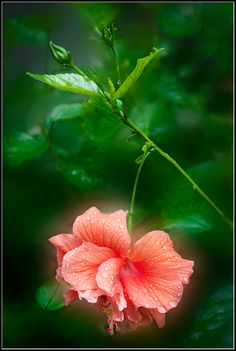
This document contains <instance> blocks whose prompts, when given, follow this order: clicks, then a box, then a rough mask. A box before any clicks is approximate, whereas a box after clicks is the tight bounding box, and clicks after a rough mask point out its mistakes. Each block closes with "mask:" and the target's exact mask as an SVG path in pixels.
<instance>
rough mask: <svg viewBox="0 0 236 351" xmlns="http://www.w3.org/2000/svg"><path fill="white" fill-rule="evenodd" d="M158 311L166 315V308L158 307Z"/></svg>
mask: <svg viewBox="0 0 236 351" xmlns="http://www.w3.org/2000/svg"><path fill="white" fill-rule="evenodd" d="M158 311H159V312H160V313H166V309H165V308H164V307H158Z"/></svg>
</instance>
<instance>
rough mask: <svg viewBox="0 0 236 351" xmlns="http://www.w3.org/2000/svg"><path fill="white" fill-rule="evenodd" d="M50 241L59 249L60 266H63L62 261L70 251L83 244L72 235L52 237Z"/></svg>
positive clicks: (58, 260) (58, 259)
mask: <svg viewBox="0 0 236 351" xmlns="http://www.w3.org/2000/svg"><path fill="white" fill-rule="evenodd" d="M48 240H49V241H50V242H51V243H52V244H53V245H54V246H55V248H56V249H57V262H58V265H61V264H62V259H63V257H64V255H65V254H66V253H67V252H68V251H70V250H73V249H75V248H76V247H79V246H80V245H81V244H82V241H81V240H80V239H78V238H76V237H75V236H74V235H72V234H58V235H55V236H52V237H51V238H49V239H48Z"/></svg>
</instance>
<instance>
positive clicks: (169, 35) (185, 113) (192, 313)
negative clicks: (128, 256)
mask: <svg viewBox="0 0 236 351" xmlns="http://www.w3.org/2000/svg"><path fill="white" fill-rule="evenodd" d="M111 22H114V23H115V25H116V27H117V33H116V39H115V42H114V43H115V48H116V51H117V57H118V61H119V64H120V69H121V78H122V81H125V79H126V78H127V77H128V75H129V74H130V73H131V72H133V71H134V70H135V67H136V64H137V59H139V58H142V57H144V56H145V55H147V54H148V53H150V51H151V50H152V48H153V47H157V48H158V49H159V48H164V50H163V51H162V53H161V54H160V56H158V58H154V59H153V60H152V62H151V63H150V64H149V65H148V66H147V67H146V68H145V70H144V72H143V73H142V76H140V77H139V79H138V80H137V82H136V83H135V85H133V84H132V89H130V90H128V91H127V94H126V96H125V101H126V104H127V111H128V114H129V116H130V118H131V119H132V120H133V121H134V122H135V123H136V124H137V125H138V126H139V127H140V128H141V129H142V130H143V131H145V133H147V134H148V135H149V137H150V138H152V139H153V140H154V141H155V142H156V143H157V144H158V145H159V146H160V147H161V148H163V149H164V150H165V151H166V152H168V153H169V154H170V155H171V156H172V157H173V158H174V159H176V161H177V162H178V163H179V164H180V165H181V166H183V168H184V169H185V170H187V171H188V172H189V173H190V175H191V176H192V177H193V179H194V180H196V182H197V183H198V184H199V185H200V187H202V189H203V190H204V191H205V192H206V193H207V194H208V195H209V196H210V197H211V198H212V200H213V201H214V202H215V203H216V204H217V205H218V206H219V207H220V208H221V209H222V210H223V211H224V212H225V213H226V215H227V216H228V217H230V218H232V216H233V214H232V207H233V206H232V202H233V181H232V175H233V170H232V168H233V167H232V164H233V133H232V130H233V128H232V111H233V101H232V65H233V61H232V35H233V34H232V33H233V31H232V28H233V4H231V3H210V2H209V3H206V2H201V3H200V2H196V3H147V2H144V3H96V4H95V3H57V4H53V3H48V4H46V3H45V4H43V3H35V4H34V3H29V4H27V3H5V4H4V23H3V25H4V31H3V39H4V65H3V69H4V77H3V83H4V92H3V94H4V96H3V97H4V109H3V112H4V124H3V127H4V128H3V137H4V140H3V141H4V145H3V146H4V179H3V181H4V184H3V185H4V233H5V234H4V238H3V239H4V250H5V254H4V272H5V274H4V340H3V342H4V347H23V348H24V347H180V348H181V347H203V348H204V347H231V346H232V298H231V295H230V294H231V291H232V290H231V288H229V286H230V285H231V284H232V279H233V278H232V262H233V249H232V247H233V246H232V241H233V239H232V233H231V231H230V230H229V228H228V227H227V225H226V224H225V223H224V222H223V221H222V220H221V218H220V217H219V216H218V215H217V214H215V213H214V212H213V210H212V209H211V208H210V207H209V206H208V205H207V204H205V203H204V201H203V200H202V199H201V198H200V197H199V195H198V194H197V193H196V192H195V191H194V189H193V188H192V187H191V186H190V185H189V184H188V183H187V182H186V180H185V179H184V178H183V177H182V176H181V175H180V174H178V172H177V171H176V169H175V168H174V167H173V166H172V165H171V164H170V163H168V162H166V160H165V159H163V158H161V157H160V156H159V155H158V154H156V153H155V152H153V153H152V154H151V155H150V156H149V158H148V160H147V161H146V163H145V165H144V167H143V171H142V174H141V178H140V182H139V185H138V191H137V196H136V205H135V211H136V212H135V218H134V219H135V223H136V225H137V226H138V225H140V224H142V225H145V228H146V229H145V230H153V229H163V228H164V229H165V230H167V231H168V232H169V233H170V235H171V237H172V238H173V241H174V243H176V246H177V247H178V245H179V248H180V253H181V254H182V255H183V257H186V258H189V259H193V260H194V261H195V273H194V275H193V277H192V278H191V280H190V284H189V286H188V287H187V288H186V292H185V295H184V297H183V301H182V302H181V304H180V306H178V308H176V309H174V310H173V311H171V312H170V313H168V315H167V325H166V327H165V328H163V329H161V330H158V329H156V326H154V325H153V326H150V327H148V328H146V327H145V328H143V329H140V330H138V331H132V332H129V333H127V334H121V335H116V336H113V337H110V336H108V335H106V334H105V333H104V332H103V331H102V329H103V325H102V323H103V321H102V317H101V316H100V315H99V314H97V315H96V321H95V319H93V317H92V313H93V312H91V315H90V314H87V313H86V312H85V310H84V309H83V307H80V306H83V302H76V303H74V305H73V304H72V305H71V306H70V307H68V308H65V309H63V310H61V311H55V312H54V313H52V314H50V312H48V311H43V310H42V309H40V308H39V306H38V305H37V302H36V299H35V291H36V290H37V289H38V288H39V286H41V284H42V283H43V282H44V281H46V280H48V279H51V278H52V277H53V276H54V274H55V268H56V267H55V265H56V258H55V252H54V251H53V248H52V247H51V245H50V244H49V243H48V241H47V239H48V238H49V237H50V236H52V235H54V234H56V233H60V232H70V231H71V228H72V223H73V220H74V218H75V217H76V216H77V215H78V212H82V211H84V210H85V209H87V208H88V207H89V206H98V207H100V208H101V210H116V209H117V207H116V206H118V205H116V204H120V203H121V204H122V205H123V207H126V209H128V208H129V201H130V197H131V192H132V186H133V182H134V179H135V175H136V172H137V167H138V166H137V164H136V163H135V160H136V159H137V157H138V156H139V155H140V154H141V148H142V146H143V142H142V141H141V140H140V139H139V138H138V137H137V136H136V135H131V134H132V132H131V131H130V130H129V129H128V128H126V127H124V126H123V125H122V124H121V123H120V122H119V121H118V120H117V118H116V116H115V115H114V113H113V111H112V110H111V109H110V107H109V106H108V105H107V104H106V103H105V102H104V101H102V100H101V99H100V98H99V97H97V96H92V97H90V98H88V97H86V96H83V95H80V94H75V93H70V92H63V91H60V90H56V89H54V88H53V87H51V86H49V85H44V84H42V83H40V82H36V81H33V80H32V79H30V77H29V76H27V75H26V74H25V73H26V72H35V73H39V74H48V75H51V74H59V75H67V74H69V73H70V74H71V73H75V72H72V70H68V69H66V68H63V67H60V66H58V64H57V63H56V62H55V61H53V58H52V56H51V53H50V49H49V41H50V40H52V41H53V42H55V43H58V44H59V45H61V46H62V47H65V48H66V50H69V51H70V52H71V54H72V57H73V60H74V62H75V64H76V65H78V66H79V68H80V69H82V70H83V71H84V72H86V74H88V76H89V77H90V78H91V79H92V80H94V79H95V80H96V79H98V80H102V82H103V84H108V86H107V88H109V89H110V91H112V89H113V86H112V83H111V81H112V82H113V83H114V85H115V86H117V83H116V82H117V75H116V69H115V64H114V61H113V56H112V53H111V51H109V48H107V47H106V46H105V44H104V42H102V41H101V40H100V39H99V37H98V35H97V33H96V31H95V27H98V28H99V27H101V25H102V24H104V25H109V24H110V23H111ZM60 77H61V76H60ZM108 77H109V80H107V78H108ZM107 81H108V83H106V82H107ZM56 83H57V84H58V82H56ZM85 83H86V82H85ZM85 85H86V84H85ZM86 88H87V85H86ZM107 88H106V89H107ZM78 92H79V93H80V92H81V91H78ZM110 203H112V205H111V206H110V205H109V204H110ZM184 243H185V244H184ZM185 245H186V246H185ZM16 269H17V274H16ZM12 277H14V279H13V278H12ZM16 287H17V288H16ZM39 289H40V288H39ZM46 290H47V289H46ZM40 291H41V293H42V292H43V294H44V295H43V294H41V295H40ZM48 296H49V298H50V291H49V290H48V295H47V296H46V297H45V289H43V290H39V291H38V295H37V298H38V301H39V300H40V301H41V302H40V304H41V306H42V305H43V306H44V307H45V304H46V305H47V303H48V300H47V299H48ZM52 301H53V300H52ZM80 304H81V305H80ZM49 305H50V306H51V304H49ZM73 306H75V307H73ZM184 306H188V309H187V310H186V309H184ZM54 307H55V306H54ZM54 307H52V308H53V309H55V308H54ZM93 308H94V306H92V307H91V311H93ZM73 311H74V312H73ZM94 313H95V312H94ZM32 320H33V321H34V323H32ZM177 320H178V321H177ZM176 321H177V322H176ZM48 330H50V333H48ZM41 335H45V337H44V338H41Z"/></svg>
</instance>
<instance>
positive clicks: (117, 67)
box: [111, 45, 121, 86]
mask: <svg viewBox="0 0 236 351" xmlns="http://www.w3.org/2000/svg"><path fill="white" fill-rule="evenodd" d="M111 51H112V53H113V56H114V60H115V65H116V72H117V77H118V82H117V85H118V86H120V84H121V75H120V66H119V62H118V59H117V56H116V51H115V48H114V46H113V45H112V46H111Z"/></svg>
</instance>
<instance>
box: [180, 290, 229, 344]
mask: <svg viewBox="0 0 236 351" xmlns="http://www.w3.org/2000/svg"><path fill="white" fill-rule="evenodd" d="M232 293H233V289H232V286H226V287H224V288H221V289H219V290H218V291H216V292H215V293H213V294H212V295H211V296H210V297H209V298H208V299H207V301H206V303H205V304H204V306H203V308H202V309H201V310H200V311H199V312H198V313H197V315H196V316H195V318H194V323H193V326H192V328H191V331H190V334H189V337H188V338H187V339H186V343H187V344H188V346H189V347H220V348H223V347H226V348H227V347H232V346H233V296H232Z"/></svg>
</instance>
